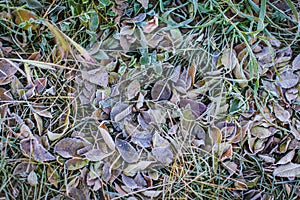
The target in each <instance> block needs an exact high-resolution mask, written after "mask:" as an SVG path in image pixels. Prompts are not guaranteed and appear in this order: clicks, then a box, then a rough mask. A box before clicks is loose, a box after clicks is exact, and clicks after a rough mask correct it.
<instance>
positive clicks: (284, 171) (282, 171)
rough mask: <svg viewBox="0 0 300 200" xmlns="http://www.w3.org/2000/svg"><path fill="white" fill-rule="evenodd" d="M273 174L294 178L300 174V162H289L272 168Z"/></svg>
mask: <svg viewBox="0 0 300 200" xmlns="http://www.w3.org/2000/svg"><path fill="white" fill-rule="evenodd" d="M273 175H274V176H278V177H287V178H294V177H299V176H300V164H295V163H289V164H286V165H281V166H279V167H277V168H275V169H274V171H273Z"/></svg>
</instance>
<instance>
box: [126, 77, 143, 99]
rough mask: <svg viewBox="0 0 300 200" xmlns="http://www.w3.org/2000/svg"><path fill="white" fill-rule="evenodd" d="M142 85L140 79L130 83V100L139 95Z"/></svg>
mask: <svg viewBox="0 0 300 200" xmlns="http://www.w3.org/2000/svg"><path fill="white" fill-rule="evenodd" d="M140 87H141V85H140V82H139V81H138V80H134V81H132V82H131V83H130V84H129V85H128V87H127V96H128V100H131V99H133V98H134V97H136V96H137V94H138V93H139V91H140Z"/></svg>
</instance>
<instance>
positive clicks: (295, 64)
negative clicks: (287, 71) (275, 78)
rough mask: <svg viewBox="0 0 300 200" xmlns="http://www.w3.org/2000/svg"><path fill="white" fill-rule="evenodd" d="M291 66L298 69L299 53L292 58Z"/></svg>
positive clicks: (299, 62)
mask: <svg viewBox="0 0 300 200" xmlns="http://www.w3.org/2000/svg"><path fill="white" fill-rule="evenodd" d="M292 66H293V70H294V71H296V70H300V54H298V55H297V56H296V58H295V59H294V60H293V63H292Z"/></svg>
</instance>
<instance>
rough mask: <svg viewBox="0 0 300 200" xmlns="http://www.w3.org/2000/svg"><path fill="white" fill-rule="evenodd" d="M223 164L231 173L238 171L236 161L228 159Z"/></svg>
mask: <svg viewBox="0 0 300 200" xmlns="http://www.w3.org/2000/svg"><path fill="white" fill-rule="evenodd" d="M223 165H224V167H225V168H226V169H227V170H228V172H229V173H230V174H234V173H235V172H236V171H237V167H238V166H237V164H236V163H235V162H230V161H226V162H223Z"/></svg>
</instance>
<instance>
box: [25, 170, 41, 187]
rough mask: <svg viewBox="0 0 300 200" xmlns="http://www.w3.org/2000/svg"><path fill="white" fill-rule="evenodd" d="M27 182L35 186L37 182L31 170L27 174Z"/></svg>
mask: <svg viewBox="0 0 300 200" xmlns="http://www.w3.org/2000/svg"><path fill="white" fill-rule="evenodd" d="M27 182H28V183H29V185H31V186H36V185H37V184H38V177H37V175H36V173H35V172H34V171H33V170H32V171H31V172H30V173H29V175H28V177H27Z"/></svg>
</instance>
